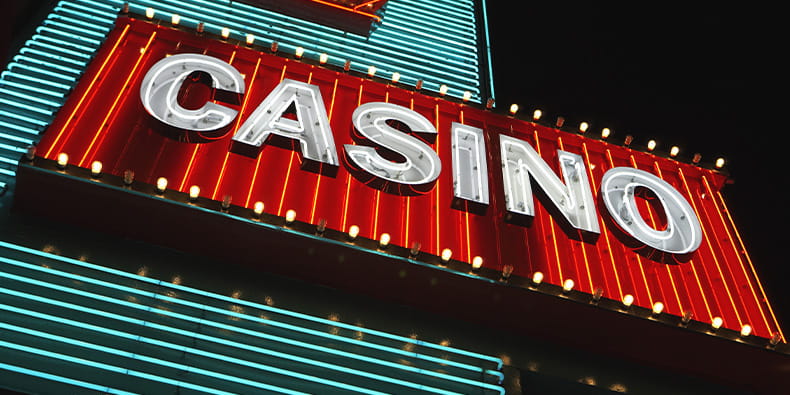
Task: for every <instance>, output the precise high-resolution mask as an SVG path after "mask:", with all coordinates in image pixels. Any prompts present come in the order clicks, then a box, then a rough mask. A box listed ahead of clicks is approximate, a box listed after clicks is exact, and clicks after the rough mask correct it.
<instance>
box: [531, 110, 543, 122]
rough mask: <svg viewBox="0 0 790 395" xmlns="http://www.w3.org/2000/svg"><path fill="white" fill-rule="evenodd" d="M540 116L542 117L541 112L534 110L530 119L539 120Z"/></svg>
mask: <svg viewBox="0 0 790 395" xmlns="http://www.w3.org/2000/svg"><path fill="white" fill-rule="evenodd" d="M542 116H543V111H540V110H535V111H533V112H532V119H533V120H535V121H537V120H539V119H540V117H542Z"/></svg>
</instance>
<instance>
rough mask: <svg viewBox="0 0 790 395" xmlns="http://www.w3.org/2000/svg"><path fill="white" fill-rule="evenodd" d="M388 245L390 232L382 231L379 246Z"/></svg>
mask: <svg viewBox="0 0 790 395" xmlns="http://www.w3.org/2000/svg"><path fill="white" fill-rule="evenodd" d="M388 245H390V234H389V233H382V234H381V237H379V247H380V248H387V246H388Z"/></svg>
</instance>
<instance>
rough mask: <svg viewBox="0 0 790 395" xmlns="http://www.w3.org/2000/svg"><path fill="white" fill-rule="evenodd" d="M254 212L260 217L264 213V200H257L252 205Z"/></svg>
mask: <svg viewBox="0 0 790 395" xmlns="http://www.w3.org/2000/svg"><path fill="white" fill-rule="evenodd" d="M252 212H254V213H255V215H256V216H258V217H260V216H261V214H263V202H255V204H253V205H252Z"/></svg>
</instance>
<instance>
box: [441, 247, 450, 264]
mask: <svg viewBox="0 0 790 395" xmlns="http://www.w3.org/2000/svg"><path fill="white" fill-rule="evenodd" d="M452 257H453V250H451V249H449V248H445V249H443V250H442V262H444V263H447V262H448V261H449V260H450V258H452Z"/></svg>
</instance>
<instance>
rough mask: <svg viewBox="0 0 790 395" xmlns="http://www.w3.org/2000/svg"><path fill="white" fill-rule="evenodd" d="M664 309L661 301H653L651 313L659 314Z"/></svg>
mask: <svg viewBox="0 0 790 395" xmlns="http://www.w3.org/2000/svg"><path fill="white" fill-rule="evenodd" d="M662 311H664V304H663V303H661V302H656V303H653V315H659V314H661V312H662Z"/></svg>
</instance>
